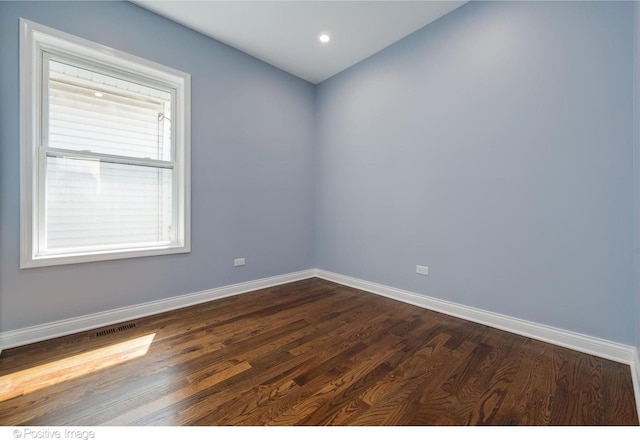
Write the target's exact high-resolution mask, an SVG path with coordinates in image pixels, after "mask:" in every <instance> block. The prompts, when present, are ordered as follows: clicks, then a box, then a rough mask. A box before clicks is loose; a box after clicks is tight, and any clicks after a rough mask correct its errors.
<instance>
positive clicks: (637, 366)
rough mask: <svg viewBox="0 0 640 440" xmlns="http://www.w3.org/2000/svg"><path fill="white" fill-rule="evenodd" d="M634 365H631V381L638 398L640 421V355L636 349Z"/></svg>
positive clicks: (639, 418) (639, 416) (637, 405)
mask: <svg viewBox="0 0 640 440" xmlns="http://www.w3.org/2000/svg"><path fill="white" fill-rule="evenodd" d="M633 358H634V359H633V363H632V364H631V379H632V380H633V391H634V393H635V396H636V409H637V410H638V420H640V355H639V354H638V350H637V349H635V348H634V355H633Z"/></svg>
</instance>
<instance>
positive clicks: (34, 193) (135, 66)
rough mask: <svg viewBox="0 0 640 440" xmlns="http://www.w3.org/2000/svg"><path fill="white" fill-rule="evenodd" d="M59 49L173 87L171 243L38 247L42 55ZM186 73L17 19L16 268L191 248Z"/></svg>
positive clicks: (126, 74) (64, 54)
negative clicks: (72, 249)
mask: <svg viewBox="0 0 640 440" xmlns="http://www.w3.org/2000/svg"><path fill="white" fill-rule="evenodd" d="M47 54H58V55H60V56H62V57H64V58H66V59H71V58H76V59H78V60H80V61H81V62H82V63H83V64H84V65H87V64H90V65H95V66H98V67H99V68H101V69H103V70H106V71H109V72H113V73H115V74H117V75H121V76H122V77H123V78H124V79H127V78H131V79H137V80H140V79H142V80H143V81H145V82H146V83H148V84H150V85H156V86H162V87H164V88H167V89H170V90H172V91H173V98H174V99H175V103H174V104H173V107H174V109H175V113H173V118H172V125H173V127H172V128H173V130H174V134H173V142H174V154H175V157H173V158H172V159H173V161H174V162H175V168H174V172H175V174H174V185H175V196H176V202H175V203H176V214H177V225H176V229H177V234H176V243H175V244H170V245H161V246H143V247H131V248H127V249H122V248H120V249H116V250H113V249H112V250H109V249H103V250H98V251H96V250H94V251H81V252H75V253H66V254H59V253H58V254H54V253H49V254H43V253H39V249H38V234H40V233H41V230H40V228H41V226H42V228H44V226H43V211H44V210H43V209H39V206H40V205H41V203H40V199H41V198H42V197H44V193H43V191H42V190H41V188H42V187H43V185H42V184H43V181H44V179H45V178H46V175H45V170H44V169H43V167H42V161H40V160H39V155H40V154H42V152H41V150H42V148H43V147H42V146H41V145H40V139H41V135H42V130H43V127H42V124H43V118H42V114H43V113H42V112H43V108H44V107H45V105H46V103H45V101H46V100H45V99H43V92H44V86H43V83H42V81H43V58H44V57H46V56H47ZM190 112H191V76H190V75H189V74H187V73H184V72H181V71H179V70H176V69H173V68H170V67H167V66H163V65H161V64H158V63H155V62H152V61H149V60H145V59H143V58H140V57H137V56H134V55H131V54H128V53H125V52H122V51H119V50H116V49H112V48H109V47H107V46H103V45H101V44H98V43H94V42H91V41H88V40H85V39H82V38H79V37H76V36H74V35H70V34H67V33H64V32H61V31H58V30H56V29H52V28H49V27H47V26H43V25H41V24H38V23H34V22H31V21H29V20H25V19H22V18H21V19H20V268H21V269H23V268H31V267H42V266H54V265H62V264H74V263H86V262H91V261H104V260H115V259H122V258H134V257H146V256H153V255H167V254H176V253H188V252H190V251H191V227H190V224H191V220H190V219H191V214H190V211H191V210H190V206H191V200H190V199H191V197H190V186H191V185H190V181H191V178H190V174H191V114H190Z"/></svg>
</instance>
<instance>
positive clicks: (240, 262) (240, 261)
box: [233, 258, 245, 267]
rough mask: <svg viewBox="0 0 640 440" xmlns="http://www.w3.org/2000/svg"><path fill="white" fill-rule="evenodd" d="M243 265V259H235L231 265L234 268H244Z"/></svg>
mask: <svg viewBox="0 0 640 440" xmlns="http://www.w3.org/2000/svg"><path fill="white" fill-rule="evenodd" d="M244 264H245V262H244V258H236V259H235V260H233V265H234V266H235V267H238V266H244Z"/></svg>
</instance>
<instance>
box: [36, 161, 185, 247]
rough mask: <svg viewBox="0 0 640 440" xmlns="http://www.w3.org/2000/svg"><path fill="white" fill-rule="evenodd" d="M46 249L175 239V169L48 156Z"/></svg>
mask: <svg viewBox="0 0 640 440" xmlns="http://www.w3.org/2000/svg"><path fill="white" fill-rule="evenodd" d="M46 185H47V188H46V212H45V217H46V219H45V225H46V226H45V228H46V231H45V234H46V247H47V250H50V251H51V250H56V249H63V248H64V249H69V248H87V247H92V246H111V245H122V246H123V247H131V245H136V244H138V245H139V244H158V243H169V242H173V241H174V227H173V215H172V205H173V190H172V185H173V170H171V169H159V168H153V167H146V166H137V165H126V164H114V163H106V162H100V161H98V160H90V159H75V158H74V159H71V158H62V157H47V180H46Z"/></svg>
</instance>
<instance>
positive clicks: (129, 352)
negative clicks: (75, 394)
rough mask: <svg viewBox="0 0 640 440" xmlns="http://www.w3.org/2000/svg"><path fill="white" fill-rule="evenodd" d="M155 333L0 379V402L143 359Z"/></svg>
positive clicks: (17, 372) (0, 377)
mask: <svg viewBox="0 0 640 440" xmlns="http://www.w3.org/2000/svg"><path fill="white" fill-rule="evenodd" d="M155 336H156V334H155V333H151V334H148V335H145V336H140V337H138V338H134V339H129V340H127V341H124V342H119V343H116V344H112V345H108V346H106V347H102V348H98V349H96V350H92V351H88V352H86V353H81V354H78V355H75V356H70V357H68V358H64V359H60V360H57V361H53V362H49V363H47V364H43V365H38V366H37V367H33V368H29V369H26V370H22V371H16V372H15V373H11V374H7V375H5V376H0V402H3V401H5V400H8V399H11V398H14V397H17V396H21V395H24V394H28V393H31V392H33V391H36V390H39V389H42V388H45V387H48V386H52V385H56V384H59V383H62V382H65V381H67V380H72V379H75V378H78V377H81V376H84V375H86V374H90V373H93V372H95V371H99V370H103V369H105V368H109V367H112V366H114V365H118V364H121V363H123V362H127V361H129V360H132V359H135V358H138V357H141V356H144V355H145V354H147V352H148V351H149V346H150V345H151V343H152V342H153V339H154V337H155Z"/></svg>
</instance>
